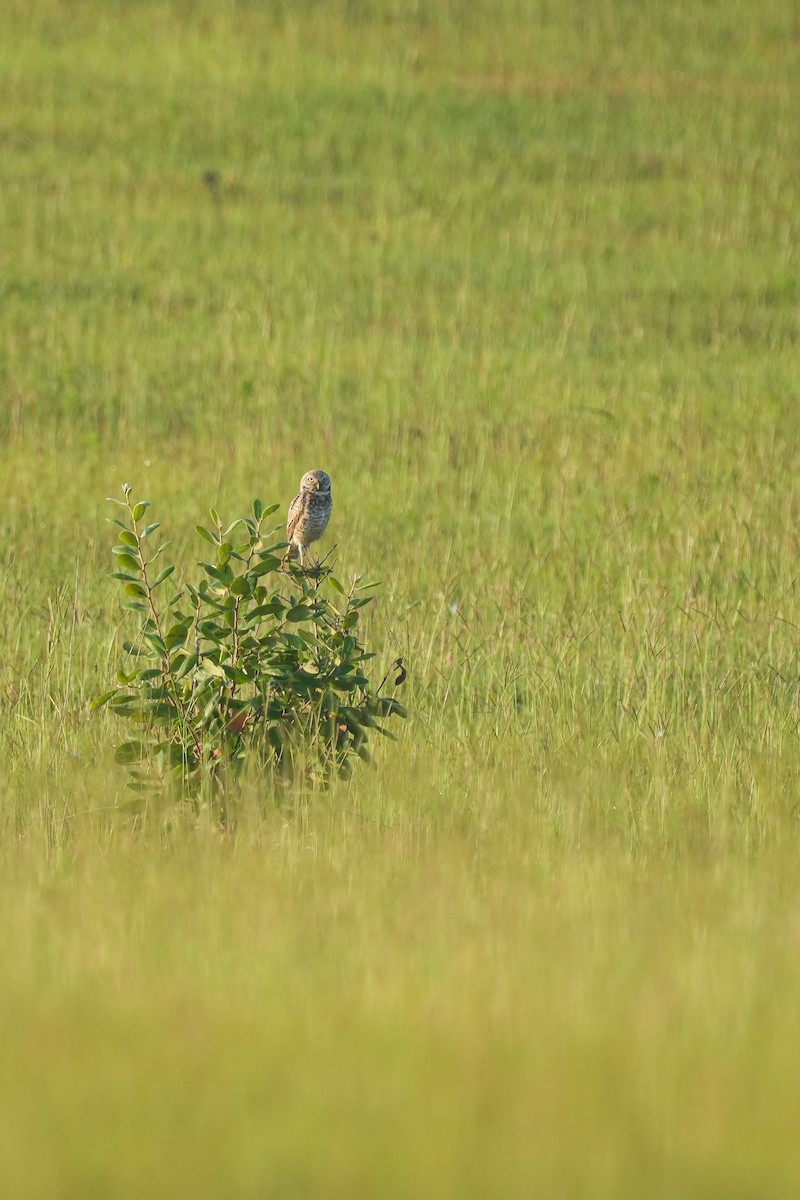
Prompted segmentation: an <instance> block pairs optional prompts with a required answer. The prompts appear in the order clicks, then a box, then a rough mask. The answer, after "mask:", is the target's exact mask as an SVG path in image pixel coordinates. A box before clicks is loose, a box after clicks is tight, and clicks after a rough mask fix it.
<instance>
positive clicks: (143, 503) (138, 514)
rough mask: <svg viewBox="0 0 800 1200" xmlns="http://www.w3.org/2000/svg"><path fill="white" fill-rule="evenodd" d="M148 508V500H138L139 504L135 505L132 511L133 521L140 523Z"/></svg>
mask: <svg viewBox="0 0 800 1200" xmlns="http://www.w3.org/2000/svg"><path fill="white" fill-rule="evenodd" d="M149 507H150V501H149V500H140V501H139V503H138V504H137V505H135V507H134V510H133V519H134V521H141V519H142V517H143V516H144V514H145V513H146V512H147V510H148V508H149Z"/></svg>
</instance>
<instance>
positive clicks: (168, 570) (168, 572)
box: [151, 566, 175, 588]
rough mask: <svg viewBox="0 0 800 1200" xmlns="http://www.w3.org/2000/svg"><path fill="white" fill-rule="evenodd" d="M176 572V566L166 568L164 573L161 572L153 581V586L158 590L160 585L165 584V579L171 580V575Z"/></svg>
mask: <svg viewBox="0 0 800 1200" xmlns="http://www.w3.org/2000/svg"><path fill="white" fill-rule="evenodd" d="M174 570H175V567H174V566H169V567H164V569H163V571H159V573H158V575H157V576H156V578H155V579H154V580H153V583H152V585H151V586H152V587H154V588H157V587H158V585H159V584H160V583H163V582H164V580H165V579H169V577H170V575H171V574H172V572H173V571H174Z"/></svg>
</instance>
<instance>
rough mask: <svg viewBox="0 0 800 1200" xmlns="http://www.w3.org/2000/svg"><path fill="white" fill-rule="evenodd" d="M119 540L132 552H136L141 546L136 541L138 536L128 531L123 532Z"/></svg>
mask: <svg viewBox="0 0 800 1200" xmlns="http://www.w3.org/2000/svg"><path fill="white" fill-rule="evenodd" d="M119 540H120V541H121V542H122V544H123V546H128V547H130V549H131V550H135V549H136V548H137V547H138V545H139V543H138V542H137V540H136V534H135V533H131V532H130V531H129V530H127V529H123V530H122V532H121V533H120V535H119Z"/></svg>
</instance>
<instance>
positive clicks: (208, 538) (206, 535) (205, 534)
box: [194, 525, 219, 546]
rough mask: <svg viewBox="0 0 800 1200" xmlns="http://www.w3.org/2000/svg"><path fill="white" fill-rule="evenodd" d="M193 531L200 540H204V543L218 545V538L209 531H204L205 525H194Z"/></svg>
mask: <svg viewBox="0 0 800 1200" xmlns="http://www.w3.org/2000/svg"><path fill="white" fill-rule="evenodd" d="M194 531H195V533H198V534H199V535H200V537H201V538H204V539H205V541H207V542H210V543H211V545H212V546H216V545H218V543H219V538H218V537H217V535H216V534H215V533H212V532H211V530H210V529H206V527H205V525H195V527H194Z"/></svg>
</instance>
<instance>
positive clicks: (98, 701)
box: [89, 688, 117, 712]
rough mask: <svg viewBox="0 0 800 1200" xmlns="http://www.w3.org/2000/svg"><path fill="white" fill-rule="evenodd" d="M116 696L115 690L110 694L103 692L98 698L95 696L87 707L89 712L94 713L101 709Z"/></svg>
mask: <svg viewBox="0 0 800 1200" xmlns="http://www.w3.org/2000/svg"><path fill="white" fill-rule="evenodd" d="M116 694H117V689H116V688H112V689H111V691H110V692H103V693H102V695H100V696H95V698H94V699H93V700H92V702H91V703H90V705H89V712H96V711H97V709H98V708H102V707H103V705H104V704H108V702H109V700H110V699H111V697H112V696H115V695H116Z"/></svg>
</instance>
